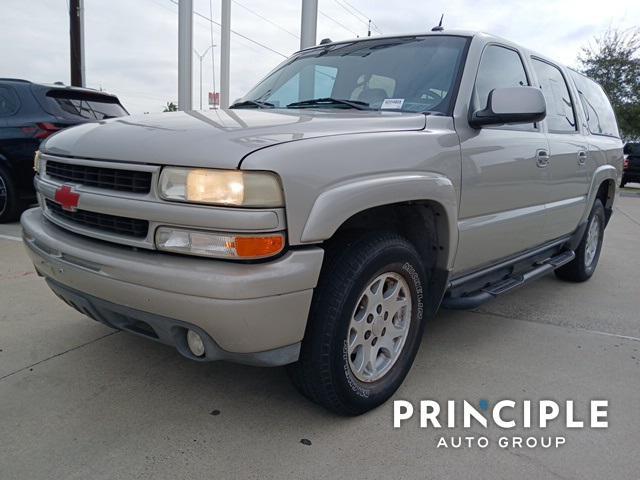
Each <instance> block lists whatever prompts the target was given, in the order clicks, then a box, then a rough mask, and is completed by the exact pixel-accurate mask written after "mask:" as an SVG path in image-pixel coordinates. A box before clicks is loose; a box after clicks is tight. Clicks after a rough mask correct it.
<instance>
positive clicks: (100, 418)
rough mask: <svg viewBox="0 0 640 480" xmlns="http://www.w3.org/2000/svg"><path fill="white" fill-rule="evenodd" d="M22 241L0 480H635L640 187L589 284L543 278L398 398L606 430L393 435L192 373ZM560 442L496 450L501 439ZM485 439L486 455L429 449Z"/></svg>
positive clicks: (386, 415)
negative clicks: (76, 298) (597, 412)
mask: <svg viewBox="0 0 640 480" xmlns="http://www.w3.org/2000/svg"><path fill="white" fill-rule="evenodd" d="M19 236H20V228H19V225H17V224H13V225H0V478H1V479H2V480H14V479H15V480H38V479H47V480H50V479H56V480H62V479H79V480H80V479H82V480H86V479H109V480H115V479H132V478H135V479H155V480H159V479H205V478H206V479H221V478H260V479H264V478H278V479H282V478H289V477H290V478H327V479H337V478H350V479H357V478H386V479H388V478H403V479H409V478H429V479H431V478H433V479H444V478H455V479H461V478H474V479H481V478H486V479H492V480H495V479H503V478H504V479H513V478H531V479H534V478H535V479H546V478H553V479H574V478H575V479H616V480H622V479H635V480H637V479H638V478H640V455H638V444H640V404H639V400H638V399H639V394H640V287H639V285H640V279H639V278H638V274H637V273H638V269H639V268H640V248H639V242H638V239H639V238H640V189H637V188H636V189H634V188H633V186H631V188H627V189H625V190H624V192H623V194H622V195H621V197H620V198H619V199H618V202H617V206H616V210H615V213H614V216H613V219H612V221H611V223H610V226H609V228H608V229H607V232H606V238H605V245H604V250H603V254H602V256H601V259H600V265H599V266H598V270H597V272H596V274H595V276H594V277H593V278H592V279H591V280H590V281H589V282H587V283H585V284H579V285H577V284H569V283H564V282H561V281H559V280H556V279H555V277H554V276H553V275H551V276H548V277H545V278H543V279H541V280H539V281H537V282H536V283H534V284H532V285H529V286H527V287H526V288H523V289H520V290H518V291H515V292H513V293H511V294H508V295H506V296H504V297H502V298H500V299H497V300H496V301H493V302H491V303H487V304H485V305H483V306H482V307H481V308H479V309H478V310H477V311H472V312H451V311H443V312H441V313H440V314H439V316H438V318H437V319H436V320H435V321H433V322H432V323H431V325H429V326H428V328H427V332H426V333H425V336H424V339H423V342H422V346H421V349H420V352H419V354H418V357H417V359H416V362H415V365H414V367H413V369H412V370H411V372H410V374H409V376H408V377H407V379H406V380H405V382H404V384H403V386H402V387H401V388H400V390H399V391H398V392H397V393H396V395H395V396H394V399H403V400H410V401H412V402H414V403H415V404H416V406H417V405H418V402H419V401H420V400H424V399H434V400H438V401H440V402H441V403H442V404H443V405H444V402H445V401H446V400H450V399H455V400H458V401H459V402H461V401H462V400H468V401H469V402H472V403H477V402H478V401H479V400H480V399H484V400H486V401H487V402H488V403H489V404H494V403H495V402H497V401H499V400H503V399H511V400H514V401H522V400H525V399H529V400H532V401H533V402H537V401H539V400H542V399H552V400H556V401H557V402H559V403H562V402H564V401H566V400H573V401H574V402H575V404H576V408H577V411H578V414H579V415H582V416H583V417H584V416H585V414H586V413H585V408H586V407H585V405H587V402H589V401H590V400H593V399H605V400H608V402H609V408H608V422H609V426H608V428H606V429H589V428H583V429H573V430H569V429H566V428H565V427H564V424H563V423H562V422H556V423H554V424H553V425H552V426H550V427H549V428H547V429H540V428H535V427H534V428H532V429H530V430H523V429H522V428H520V427H517V428H516V430H515V431H503V430H501V429H498V428H497V427H495V426H491V425H490V426H489V427H488V428H487V429H483V428H481V427H479V426H477V425H475V426H474V427H473V428H471V429H463V428H462V427H461V426H457V427H456V428H453V429H447V428H442V429H434V428H420V424H419V421H418V418H417V416H416V418H414V419H411V420H409V421H406V422H405V423H404V424H403V425H402V427H401V428H397V429H394V428H393V402H392V401H389V402H388V403H387V404H385V405H383V406H382V407H380V408H378V409H377V410H375V411H373V412H370V413H368V414H366V415H363V416H361V417H357V418H342V417H336V416H335V415H332V414H330V413H328V412H326V411H324V410H323V409H321V408H320V407H317V406H316V405H314V404H312V403H309V402H308V401H306V400H305V399H304V398H302V397H301V396H299V395H298V394H297V392H296V391H295V390H294V388H293V387H292V386H291V385H290V384H289V381H288V379H287V376H286V374H285V371H284V369H281V368H275V369H260V368H253V367H246V366H240V365H233V364H227V363H220V362H219V363H210V364H198V363H195V362H191V361H189V360H187V359H184V358H183V357H181V356H180V355H179V354H178V353H177V352H175V351H174V350H173V349H171V348H169V347H166V346H163V345H159V344H156V343H154V342H151V341H148V340H145V339H143V338H139V337H135V336H133V335H130V334H126V333H121V332H115V331H113V330H111V329H109V328H106V327H104V326H102V325H100V324H98V323H96V322H94V321H92V320H89V319H88V318H86V317H84V316H83V315H81V314H80V313H78V312H76V311H74V310H72V309H71V308H70V307H68V306H66V305H65V304H63V303H62V302H61V301H60V300H58V299H57V298H56V297H55V296H54V295H53V294H52V293H51V292H50V291H49V289H48V288H47V287H46V285H45V283H44V281H43V280H42V279H40V278H38V276H37V275H35V273H34V270H33V267H32V265H31V264H30V263H29V260H28V258H27V255H26V254H25V252H24V249H23V246H22V244H21V243H20V242H19V241H18V240H19ZM505 434H506V435H508V436H509V437H512V436H514V435H521V436H523V437H529V436H533V437H537V438H540V437H543V436H563V437H565V439H566V443H565V444H564V445H562V446H560V447H559V448H547V449H545V448H541V447H539V446H538V447H536V448H527V447H518V446H509V447H508V448H501V447H500V446H499V445H498V444H497V443H496V442H495V441H494V440H495V439H496V438H498V437H499V436H500V435H505ZM457 436H462V437H465V436H474V438H477V437H480V436H486V437H488V438H489V439H490V440H491V443H490V445H489V446H488V447H487V448H480V447H478V446H477V445H475V444H474V445H472V447H470V448H453V447H452V446H449V448H444V447H442V446H441V447H440V448H438V447H437V444H438V442H439V441H441V439H442V438H445V440H448V439H449V438H450V437H454V438H455V437H457Z"/></svg>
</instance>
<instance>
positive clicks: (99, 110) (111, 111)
mask: <svg viewBox="0 0 640 480" xmlns="http://www.w3.org/2000/svg"><path fill="white" fill-rule="evenodd" d="M47 97H51V98H52V99H53V100H54V101H55V102H56V103H57V104H58V105H59V106H60V108H61V109H62V110H63V111H65V112H67V113H69V114H71V115H75V116H80V117H82V118H86V119H88V120H104V119H106V118H115V117H122V116H124V115H128V113H127V111H126V110H125V109H124V108H123V107H122V105H120V103H119V102H118V99H116V98H115V97H109V96H106V95H91V94H84V93H81V92H73V91H64V90H60V91H58V90H51V91H49V92H47Z"/></svg>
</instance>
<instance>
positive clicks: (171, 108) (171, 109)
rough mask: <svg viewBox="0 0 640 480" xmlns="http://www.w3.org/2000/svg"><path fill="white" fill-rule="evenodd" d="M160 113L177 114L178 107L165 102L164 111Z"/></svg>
mask: <svg viewBox="0 0 640 480" xmlns="http://www.w3.org/2000/svg"><path fill="white" fill-rule="evenodd" d="M162 111H163V112H177V111H178V106H177V105H176V104H175V103H173V102H167V104H166V105H165V107H164V109H163V110H162Z"/></svg>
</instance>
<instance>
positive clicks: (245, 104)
mask: <svg viewBox="0 0 640 480" xmlns="http://www.w3.org/2000/svg"><path fill="white" fill-rule="evenodd" d="M273 107H275V105H274V104H273V103H269V102H261V101H259V100H244V101H242V102H237V103H234V104H233V105H231V106H230V107H229V108H273Z"/></svg>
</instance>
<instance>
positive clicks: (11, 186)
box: [0, 167, 22, 223]
mask: <svg viewBox="0 0 640 480" xmlns="http://www.w3.org/2000/svg"><path fill="white" fill-rule="evenodd" d="M21 205H22V204H21V203H20V201H19V200H18V192H17V190H16V187H15V183H14V182H13V179H12V178H11V175H9V173H8V172H7V171H6V170H5V169H4V168H2V167H0V223H7V222H13V221H14V220H16V219H17V218H18V215H19V214H20V210H21Z"/></svg>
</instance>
